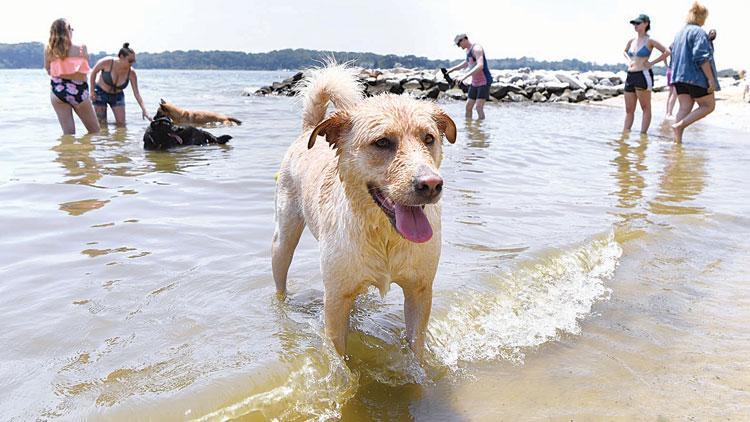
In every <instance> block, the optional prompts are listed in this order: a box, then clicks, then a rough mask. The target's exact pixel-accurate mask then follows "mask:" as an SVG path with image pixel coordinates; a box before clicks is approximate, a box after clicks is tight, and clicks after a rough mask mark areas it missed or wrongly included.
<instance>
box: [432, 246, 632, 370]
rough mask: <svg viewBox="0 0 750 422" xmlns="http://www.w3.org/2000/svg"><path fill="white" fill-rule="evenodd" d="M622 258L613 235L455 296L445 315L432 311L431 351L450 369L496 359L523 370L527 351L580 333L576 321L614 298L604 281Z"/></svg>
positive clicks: (551, 254) (544, 258) (525, 265)
mask: <svg viewBox="0 0 750 422" xmlns="http://www.w3.org/2000/svg"><path fill="white" fill-rule="evenodd" d="M621 255H622V249H621V248H620V245H619V244H618V243H617V242H616V241H615V236H614V232H610V233H609V234H607V235H605V236H601V237H599V238H594V239H592V240H590V241H588V242H586V243H584V244H583V245H581V246H578V247H576V248H574V249H572V250H565V251H559V250H558V251H552V252H549V253H547V254H545V255H542V256H539V257H538V258H537V259H534V260H532V261H529V262H525V263H523V264H521V265H520V266H519V267H517V268H515V269H514V270H512V271H510V272H509V273H506V274H503V275H499V276H497V277H493V278H491V279H490V280H488V281H487V283H486V284H487V285H486V286H485V287H484V288H483V289H482V290H478V289H477V290H469V291H464V292H461V293H460V294H456V295H455V297H454V298H453V299H452V300H451V302H452V303H451V304H450V305H449V307H448V310H447V312H444V314H442V315H441V313H440V312H439V311H438V312H435V313H433V318H432V320H431V323H430V326H429V333H430V342H429V347H430V350H431V351H432V353H433V354H434V355H435V357H436V358H437V359H438V361H440V362H442V363H443V364H444V365H446V366H448V367H450V368H451V369H453V370H458V369H459V366H460V363H461V362H476V361H483V360H493V359H497V358H501V359H506V360H510V361H512V362H514V363H519V364H520V363H522V362H523V360H524V357H525V351H526V350H528V349H529V348H532V347H535V346H538V345H540V344H543V343H545V342H547V341H550V340H554V339H556V338H558V337H559V336H560V334H561V333H570V334H579V333H580V326H579V321H580V320H581V318H583V317H585V316H586V315H588V314H590V312H591V307H592V305H593V304H594V303H595V302H597V301H600V300H607V299H609V294H610V290H609V289H608V288H607V287H606V286H605V281H606V280H607V279H609V278H610V277H611V276H612V274H613V273H614V270H615V268H616V267H617V264H618V262H619V258H620V256H621Z"/></svg>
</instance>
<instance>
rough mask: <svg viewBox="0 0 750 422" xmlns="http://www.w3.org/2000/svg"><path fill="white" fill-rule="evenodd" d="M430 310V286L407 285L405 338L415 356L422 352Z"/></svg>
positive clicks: (405, 290)
mask: <svg viewBox="0 0 750 422" xmlns="http://www.w3.org/2000/svg"><path fill="white" fill-rule="evenodd" d="M431 310H432V286H431V285H426V286H418V287H407V288H406V289H404V319H405V320H406V339H407V340H408V341H409V346H410V347H411V350H412V351H413V352H414V354H415V355H416V356H417V358H419V359H421V358H422V354H423V352H424V341H425V332H426V331H427V322H428V320H429V319H430V311H431Z"/></svg>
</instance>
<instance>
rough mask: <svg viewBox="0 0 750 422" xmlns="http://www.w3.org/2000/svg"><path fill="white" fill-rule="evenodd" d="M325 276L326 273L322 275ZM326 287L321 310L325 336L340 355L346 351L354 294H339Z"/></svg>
mask: <svg viewBox="0 0 750 422" xmlns="http://www.w3.org/2000/svg"><path fill="white" fill-rule="evenodd" d="M323 277H326V274H324V275H323ZM332 291H333V289H326V293H325V303H324V304H323V312H324V314H325V324H326V328H325V330H326V336H328V338H330V339H331V341H332V342H333V346H334V347H335V348H336V352H338V354H340V355H344V354H345V353H346V336H347V334H348V333H349V313H350V312H351V310H352V305H353V304H354V298H355V297H356V295H354V294H353V293H352V294H347V295H344V296H341V293H340V292H335V293H334V292H332Z"/></svg>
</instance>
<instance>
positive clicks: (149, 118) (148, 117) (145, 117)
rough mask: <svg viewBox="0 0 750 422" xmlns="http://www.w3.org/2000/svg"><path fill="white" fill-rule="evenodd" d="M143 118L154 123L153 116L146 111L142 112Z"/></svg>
mask: <svg viewBox="0 0 750 422" xmlns="http://www.w3.org/2000/svg"><path fill="white" fill-rule="evenodd" d="M141 118H142V119H144V120H148V121H149V122H153V119H151V116H149V115H148V113H146V110H142V113H141Z"/></svg>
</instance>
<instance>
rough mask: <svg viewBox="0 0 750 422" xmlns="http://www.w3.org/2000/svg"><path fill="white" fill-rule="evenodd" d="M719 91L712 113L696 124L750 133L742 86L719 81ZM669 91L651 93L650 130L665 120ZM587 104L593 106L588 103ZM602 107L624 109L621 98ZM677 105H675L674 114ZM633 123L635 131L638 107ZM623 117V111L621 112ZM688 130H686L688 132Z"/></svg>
mask: <svg viewBox="0 0 750 422" xmlns="http://www.w3.org/2000/svg"><path fill="white" fill-rule="evenodd" d="M720 84H721V87H722V88H721V91H718V92H716V109H715V110H714V111H713V113H711V114H709V115H708V116H706V117H705V118H703V119H701V120H700V121H699V122H698V123H704V124H709V125H713V126H717V127H721V128H725V129H734V130H739V131H741V132H750V103H747V102H743V101H742V84H741V83H740V84H736V85H734V84H732V81H731V80H728V79H727V80H721V81H720ZM668 93H669V91H667V90H664V91H660V92H653V93H652V95H651V115H652V118H651V128H652V129H653V128H654V127H655V126H656V125H658V124H660V123H661V122H662V121H663V120H665V119H664V118H665V111H666V108H667V96H668ZM589 104H594V103H593V102H592V103H589ZM598 105H601V106H604V107H616V108H621V109H624V107H625V104H624V100H623V99H622V96H618V97H612V98H608V99H606V100H603V101H601V102H599V103H598ZM677 108H678V105H677V104H675V108H674V112H676V111H677ZM635 113H636V115H635V122H634V123H633V128H634V129H635V130H637V127H638V126H639V125H640V115H641V111H640V107H637V108H636V111H635ZM623 116H624V111H623ZM689 130H690V129H688V131H689Z"/></svg>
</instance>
